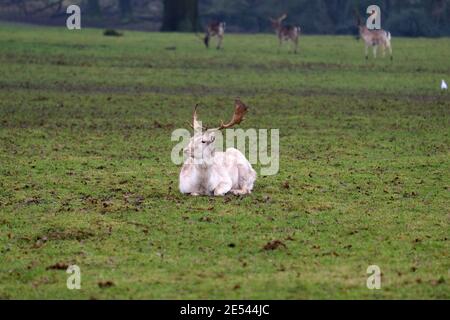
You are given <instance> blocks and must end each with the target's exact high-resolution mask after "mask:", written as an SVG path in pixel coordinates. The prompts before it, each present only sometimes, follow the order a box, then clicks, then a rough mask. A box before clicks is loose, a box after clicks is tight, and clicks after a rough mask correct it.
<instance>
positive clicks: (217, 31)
mask: <svg viewBox="0 0 450 320" xmlns="http://www.w3.org/2000/svg"><path fill="white" fill-rule="evenodd" d="M224 34H225V22H217V21H216V22H211V23H209V24H208V27H207V28H206V32H205V37H204V38H203V43H204V44H205V46H206V48H209V41H210V40H211V38H212V37H217V47H216V48H217V50H219V49H221V48H222V41H223V36H224Z"/></svg>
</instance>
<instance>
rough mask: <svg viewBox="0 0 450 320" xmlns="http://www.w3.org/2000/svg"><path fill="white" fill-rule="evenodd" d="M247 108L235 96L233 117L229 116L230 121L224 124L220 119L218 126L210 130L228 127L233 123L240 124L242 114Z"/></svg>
mask: <svg viewBox="0 0 450 320" xmlns="http://www.w3.org/2000/svg"><path fill="white" fill-rule="evenodd" d="M247 110H248V107H247V106H246V105H245V104H244V103H243V102H242V101H241V100H240V99H239V98H236V100H235V102H234V114H233V118H231V121H230V122H228V123H226V124H225V123H223V121H221V123H220V127H218V128H215V129H212V130H223V129H228V128H231V127H232V126H234V125H235V124H240V123H241V122H242V120H244V116H245V114H246V113H247Z"/></svg>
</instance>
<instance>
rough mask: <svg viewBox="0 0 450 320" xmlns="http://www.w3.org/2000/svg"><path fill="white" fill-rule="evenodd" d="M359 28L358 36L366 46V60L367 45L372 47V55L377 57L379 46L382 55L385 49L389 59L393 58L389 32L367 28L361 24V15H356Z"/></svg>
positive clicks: (367, 57)
mask: <svg viewBox="0 0 450 320" xmlns="http://www.w3.org/2000/svg"><path fill="white" fill-rule="evenodd" d="M357 23H358V28H359V36H360V38H362V39H363V40H364V43H365V47H366V51H365V52H366V60H368V59H369V47H372V49H373V57H374V58H375V59H376V58H377V50H378V47H380V48H381V50H382V54H383V57H385V56H386V49H388V50H389V55H390V57H391V61H392V60H393V59H394V57H393V55H392V45H391V33H390V32H388V31H385V30H383V29H376V30H369V29H368V28H367V26H366V25H364V24H362V22H361V17H360V16H359V15H358V16H357Z"/></svg>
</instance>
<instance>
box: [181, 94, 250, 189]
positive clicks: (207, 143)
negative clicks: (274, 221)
mask: <svg viewBox="0 0 450 320" xmlns="http://www.w3.org/2000/svg"><path fill="white" fill-rule="evenodd" d="M246 112H247V106H246V105H245V104H243V103H242V102H241V101H240V100H239V99H236V102H235V110H234V115H233V118H232V119H231V121H230V122H229V123H227V124H224V123H223V122H222V123H221V125H220V127H218V128H214V129H207V130H203V129H204V128H203V127H202V126H201V125H200V123H199V122H198V120H197V106H196V107H195V110H194V115H193V123H192V126H193V128H194V137H192V138H191V140H190V142H189V144H188V145H187V147H186V148H185V149H184V150H183V151H184V153H185V155H186V157H187V159H186V160H185V162H184V164H183V167H182V168H181V172H180V185H179V187H180V191H181V193H184V194H190V195H192V196H198V195H214V196H223V195H225V194H227V193H229V192H231V193H233V194H235V195H245V194H250V193H251V192H252V189H253V183H254V182H255V180H256V172H255V170H253V168H252V166H251V164H250V162H248V160H247V159H246V158H245V156H244V155H243V154H242V153H241V152H240V151H239V150H237V149H234V148H229V149H227V150H226V151H225V152H216V150H215V147H214V140H215V132H217V131H218V130H223V129H227V128H231V127H232V126H234V125H236V124H239V123H241V121H242V120H243V117H244V115H245V113H246Z"/></svg>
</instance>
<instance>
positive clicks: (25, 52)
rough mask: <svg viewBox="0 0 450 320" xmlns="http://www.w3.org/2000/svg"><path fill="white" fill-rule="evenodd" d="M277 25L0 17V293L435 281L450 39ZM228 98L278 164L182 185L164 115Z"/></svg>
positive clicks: (69, 294) (426, 289)
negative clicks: (221, 35)
mask: <svg viewBox="0 0 450 320" xmlns="http://www.w3.org/2000/svg"><path fill="white" fill-rule="evenodd" d="M276 43H277V42H276V38H275V36H274V35H227V36H226V38H225V41H224V47H225V48H224V50H223V51H217V50H214V49H210V50H206V49H205V48H204V47H202V44H201V42H200V41H199V40H198V39H197V38H196V37H195V36H194V35H191V34H162V33H143V32H127V31H125V32H124V36H123V37H105V36H103V35H102V30H94V29H83V30H81V31H68V30H66V29H64V28H44V27H36V26H25V25H23V26H22V25H20V26H19V25H8V24H2V25H0V74H1V77H0V298H2V299H17V298H19V299H21V298H27V299H28V298H31V299H35V298H44V299H50V298H58V299H59V298H63V299H75V298H81V299H105V298H125V299H128V298H134V299H142V298H146V299H147V298H149V299H185V298H186V299H188V298H189V299H247V298H248V299H312V298H317V299H325V298H337V299H390V298H400V299H409V298H419V299H425V298H440V299H449V298H450V273H449V269H450V257H449V252H450V240H449V238H450V232H449V231H450V228H449V222H450V205H449V200H450V192H449V191H450V190H449V189H450V157H449V156H450V151H449V150H450V96H449V94H448V93H442V92H440V90H439V86H440V80H441V79H448V80H450V78H449V76H450V59H449V53H450V40H449V39H431V40H430V39H398V38H395V37H394V39H393V47H394V56H395V59H394V62H393V63H391V62H390V61H389V60H388V59H384V60H383V59H379V60H376V61H374V60H372V59H371V60H369V62H365V60H364V58H363V44H362V42H357V41H355V40H354V38H352V37H327V36H304V37H303V38H302V39H301V53H300V54H298V55H294V54H290V53H288V50H287V48H284V49H283V50H282V52H281V53H280V54H277V52H276ZM173 47H176V48H173ZM174 49H175V50H174ZM236 96H240V97H241V99H242V100H243V101H245V102H246V103H248V104H249V105H250V106H251V109H250V112H249V114H248V116H247V119H246V121H245V122H244V123H243V124H242V125H241V127H242V128H244V129H245V128H268V129H270V128H279V129H280V171H279V173H278V174H277V175H275V176H267V177H261V176H259V177H258V180H257V182H256V186H255V190H254V193H253V194H252V195H250V196H247V197H234V196H226V197H225V198H212V197H211V198H209V197H188V196H184V195H181V194H180V193H179V191H178V173H179V170H180V167H179V166H176V165H174V164H172V162H171V161H170V152H171V149H172V147H173V146H174V145H175V142H172V141H171V139H170V137H171V132H172V131H173V130H174V129H176V128H183V127H186V122H187V121H188V120H190V117H191V112H192V108H193V106H194V105H195V103H197V102H198V103H200V104H201V105H202V107H201V109H200V116H201V118H202V120H204V122H206V123H207V124H216V123H218V121H219V120H220V119H221V118H222V119H227V118H228V117H229V115H230V112H231V110H232V106H233V101H234V98H235V97H236ZM256 168H259V166H258V165H257V166H256ZM274 240H279V241H280V242H281V243H283V244H284V246H283V245H281V246H279V247H278V248H276V249H275V250H265V248H264V247H265V245H266V244H267V243H268V242H270V241H274ZM70 264H77V265H78V266H79V267H80V268H81V276H82V279H81V290H68V289H67V288H66V279H67V277H68V274H66V272H65V271H64V270H65V268H66V267H67V265H70ZM372 264H375V265H378V266H379V267H380V268H381V271H382V288H381V290H369V289H367V287H366V279H367V277H368V274H367V273H366V269H367V267H368V266H369V265H372Z"/></svg>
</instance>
